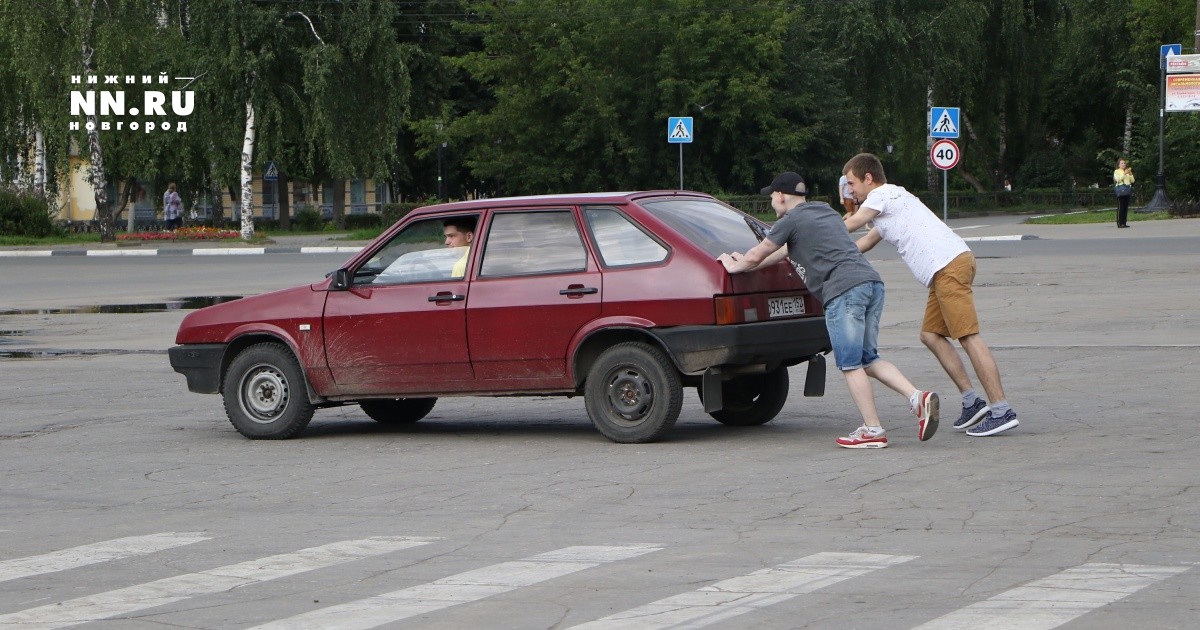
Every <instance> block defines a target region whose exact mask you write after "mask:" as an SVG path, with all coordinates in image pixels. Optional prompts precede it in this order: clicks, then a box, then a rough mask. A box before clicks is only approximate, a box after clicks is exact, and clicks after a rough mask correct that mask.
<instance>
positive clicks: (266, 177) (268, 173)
mask: <svg viewBox="0 0 1200 630" xmlns="http://www.w3.org/2000/svg"><path fill="white" fill-rule="evenodd" d="M278 179H279V167H278V166H276V164H275V161H274V160H268V161H267V165H266V166H264V167H263V181H265V182H273V181H276V180H278Z"/></svg>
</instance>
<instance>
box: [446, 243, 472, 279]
mask: <svg viewBox="0 0 1200 630" xmlns="http://www.w3.org/2000/svg"><path fill="white" fill-rule="evenodd" d="M463 249H465V250H467V251H466V253H464V254H463V256H462V258H459V259H458V262H456V263H454V268H453V269H451V270H450V277H451V278H462V277H464V276H466V275H467V257H469V256H470V255H471V248H470V247H464V248H463Z"/></svg>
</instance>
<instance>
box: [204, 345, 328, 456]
mask: <svg viewBox="0 0 1200 630" xmlns="http://www.w3.org/2000/svg"><path fill="white" fill-rule="evenodd" d="M222 392H223V394H222V395H223V398H224V401H225V414H226V415H227V416H229V422H230V423H231V424H233V428H235V429H237V430H238V433H241V434H242V435H244V436H246V437H248V438H251V439H256V440H284V439H287V438H291V437H295V436H296V435H298V434H299V433H300V432H301V431H303V430H304V428H305V427H307V426H308V422H309V420H312V415H313V409H314V408H313V406H312V404H311V403H309V402H308V392H307V391H306V389H305V383H304V374H303V373H302V372H301V371H300V366H299V365H298V364H297V363H296V360H295V359H294V358H293V357H292V353H291V352H290V351H288V349H287V348H286V347H285V346H283V345H281V344H278V343H260V344H256V345H253V346H250V347H249V348H246V349H245V350H242V351H241V352H240V353H238V355H237V356H236V357H234V359H233V362H231V363H230V364H229V371H227V372H226V373H225V385H224V387H223V388H222Z"/></svg>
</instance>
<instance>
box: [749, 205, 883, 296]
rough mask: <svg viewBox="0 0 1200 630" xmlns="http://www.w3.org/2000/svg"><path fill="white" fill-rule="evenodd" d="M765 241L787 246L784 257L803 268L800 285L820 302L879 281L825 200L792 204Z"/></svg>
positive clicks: (839, 218)
mask: <svg viewBox="0 0 1200 630" xmlns="http://www.w3.org/2000/svg"><path fill="white" fill-rule="evenodd" d="M767 240H769V241H771V242H772V243H775V244H776V245H787V247H788V258H791V259H792V260H793V261H794V262H795V263H796V264H798V265H800V266H802V267H804V272H803V277H804V284H805V285H806V286H807V287H808V290H809V291H812V293H813V295H815V296H817V299H819V300H821V302H822V303H825V304H828V303H829V302H830V301H831V300H833V299H834V298H836V297H837V296H839V295H841V294H843V293H845V292H846V291H847V290H849V289H851V288H853V287H855V286H857V285H859V284H862V283H864V282H883V279H882V278H880V277H879V273H878V272H876V271H875V268H874V267H872V266H871V263H869V262H867V259H866V258H864V257H863V255H862V253H860V252H859V251H858V246H857V245H855V244H854V240H853V239H851V238H850V232H849V231H847V230H846V224H845V223H844V222H843V221H842V217H841V216H839V215H838V213H837V211H836V210H834V209H833V208H831V207H829V204H827V203H821V202H819V201H810V202H807V203H802V204H798V205H796V206H794V207H793V208H792V209H791V210H788V212H787V214H785V215H783V218H781V219H779V220H778V221H776V222H775V225H774V226H773V227H772V228H771V231H770V233H768V234H767Z"/></svg>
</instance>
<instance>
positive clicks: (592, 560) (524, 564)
mask: <svg viewBox="0 0 1200 630" xmlns="http://www.w3.org/2000/svg"><path fill="white" fill-rule="evenodd" d="M659 549H661V547H659V546H656V545H628V546H620V547H600V546H597V547H588V546H584V547H567V548H565V549H559V550H558V551H551V552H549V553H543V554H539V555H536V556H530V557H528V558H525V559H523V560H517V561H515V562H502V563H500V564H495V565H492V566H489V567H484V568H482V569H475V570H473V571H466V572H463V573H459V574H457V575H451V576H450V577H445V578H442V579H440V580H436V581H433V582H429V583H427V584H420V585H417V586H413V587H411V588H406V589H402V590H399V591H393V592H391V593H384V594H383V595H376V596H374V597H368V598H366V599H360V600H357V601H353V602H347V603H345V604H340V605H337V606H330V607H327V608H321V609H318V610H314V611H312V612H308V613H304V614H302V615H297V616H295V617H290V618H288V619H280V620H277V621H273V622H271V623H267V624H263V625H261V626H255V627H254V628H252V629H251V630H265V629H270V630H284V629H286V630H295V629H299V628H315V629H318V630H320V629H324V628H337V629H338V630H353V629H365V628H374V627H376V626H381V625H383V624H386V623H392V622H394V621H399V620H401V619H408V618H410V617H415V616H417V615H423V614H426V613H430V612H433V611H436V610H441V609H443V608H449V607H451V606H457V605H458V604H465V603H467V602H473V601H478V600H481V599H484V598H487V597H491V596H493V595H499V594H500V593H507V592H509V591H513V590H516V589H518V588H521V587H523V586H529V585H531V584H537V583H539V582H545V581H546V580H550V579H553V578H557V577H561V576H564V575H568V574H570V573H575V572H576V571H582V570H584V569H590V568H592V567H595V566H597V565H600V564H603V563H605V562H615V561H617V560H626V559H629V558H634V557H637V556H640V555H643V554H647V553H650V552H652V551H658V550H659Z"/></svg>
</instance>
